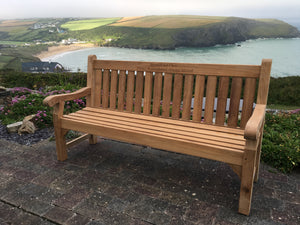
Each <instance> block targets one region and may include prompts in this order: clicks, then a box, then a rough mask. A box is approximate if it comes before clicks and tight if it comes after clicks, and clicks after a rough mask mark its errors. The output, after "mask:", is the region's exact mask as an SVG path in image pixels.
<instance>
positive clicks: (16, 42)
mask: <svg viewBox="0 0 300 225" xmlns="http://www.w3.org/2000/svg"><path fill="white" fill-rule="evenodd" d="M25 43H26V42H22V41H0V45H16V46H20V45H24V44H25Z"/></svg>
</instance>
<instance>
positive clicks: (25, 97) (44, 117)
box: [0, 87, 85, 128]
mask: <svg viewBox="0 0 300 225" xmlns="http://www.w3.org/2000/svg"><path fill="white" fill-rule="evenodd" d="M77 89H78V88H76V87H73V89H71V90H65V89H63V88H62V87H54V88H51V89H45V90H43V89H40V90H31V89H29V88H25V87H15V88H11V89H10V91H11V93H12V101H11V104H9V105H6V106H4V107H1V108H0V120H1V123H2V124H4V125H7V124H10V123H13V122H17V121H22V120H23V119H24V117H26V116H28V115H35V117H34V118H33V122H34V123H35V125H36V126H37V127H38V128H43V127H48V126H52V113H51V110H52V109H51V108H50V107H48V106H45V105H43V100H44V99H45V97H46V96H49V95H54V94H64V93H69V92H71V91H75V90H77ZM84 106H85V99H76V100H73V101H68V102H66V103H65V112H64V113H71V112H74V111H76V110H79V109H81V108H83V107H84Z"/></svg>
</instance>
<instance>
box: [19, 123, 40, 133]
mask: <svg viewBox="0 0 300 225" xmlns="http://www.w3.org/2000/svg"><path fill="white" fill-rule="evenodd" d="M35 131H36V128H35V126H34V124H33V122H31V121H29V120H25V119H24V120H23V124H22V126H21V127H20V128H19V130H18V134H22V133H28V134H34V132H35Z"/></svg>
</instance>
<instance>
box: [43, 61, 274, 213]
mask: <svg viewBox="0 0 300 225" xmlns="http://www.w3.org/2000/svg"><path fill="white" fill-rule="evenodd" d="M271 64H272V61H271V60H269V59H264V60H262V64H261V65H223V64H192V63H162V62H133V61H111V60H97V58H96V56H89V58H88V73H87V87H85V88H82V89H80V90H78V91H76V92H74V93H70V94H61V95H54V96H49V97H47V98H46V99H45V100H44V103H45V104H48V105H49V106H51V107H54V110H53V122H54V129H55V138H56V151H57V158H58V160H61V161H63V160H65V159H67V147H68V146H71V145H73V144H75V143H77V142H79V141H80V140H82V139H83V138H89V142H90V144H95V143H96V142H97V138H96V135H98V136H102V137H106V138H110V139H115V140H119V141H124V142H129V143H134V144H140V145H145V146H150V147H153V148H158V149H163V150H168V151H172V152H177V153H183V154H187V155H193V156H198V157H203V158H208V159H212V160H217V161H221V162H225V163H228V164H229V165H230V166H231V168H232V169H233V171H234V172H235V173H236V174H237V175H238V176H239V177H240V180H241V187H240V198H239V212H240V213H242V214H245V215H249V213H250V207H251V198H252V189H253V181H257V179H258V171H259V161H260V149H261V141H262V136H263V125H264V117H265V109H266V103H267V96H268V90H269V81H270V70H271ZM257 82H258V84H257ZM256 87H258V88H256ZM84 96H85V97H86V107H85V108H84V109H82V110H79V111H77V112H75V113H71V114H69V115H63V111H64V103H65V102H66V101H70V100H74V99H78V98H81V97H84ZM204 97H206V101H205V108H204V112H203V111H202V102H203V98H204ZM215 97H217V98H218V100H217V103H216V104H217V107H216V112H214V102H215ZM228 97H230V103H229V112H228V115H226V112H225V109H226V103H227V98H228ZM255 98H256V106H255V109H254V110H253V103H254V100H255ZM192 99H193V110H191V102H192ZM240 99H243V106H242V112H240V111H239V104H240ZM68 130H76V131H80V132H84V133H87V134H86V135H85V136H83V137H80V138H78V139H76V140H75V141H73V142H70V143H66V141H65V135H66V133H67V131H68Z"/></svg>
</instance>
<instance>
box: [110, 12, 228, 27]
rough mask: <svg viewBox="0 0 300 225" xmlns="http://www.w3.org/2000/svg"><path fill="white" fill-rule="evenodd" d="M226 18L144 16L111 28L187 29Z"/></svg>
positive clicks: (121, 21) (118, 23) (121, 22)
mask: <svg viewBox="0 0 300 225" xmlns="http://www.w3.org/2000/svg"><path fill="white" fill-rule="evenodd" d="M224 19H225V17H213V16H184V15H181V16H144V17H137V18H131V19H128V20H126V19H122V20H120V21H118V22H116V23H113V24H111V25H110V26H123V27H141V28H169V29H174V28H187V27H199V26H203V25H207V24H211V23H218V22H221V21H223V20H224Z"/></svg>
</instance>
